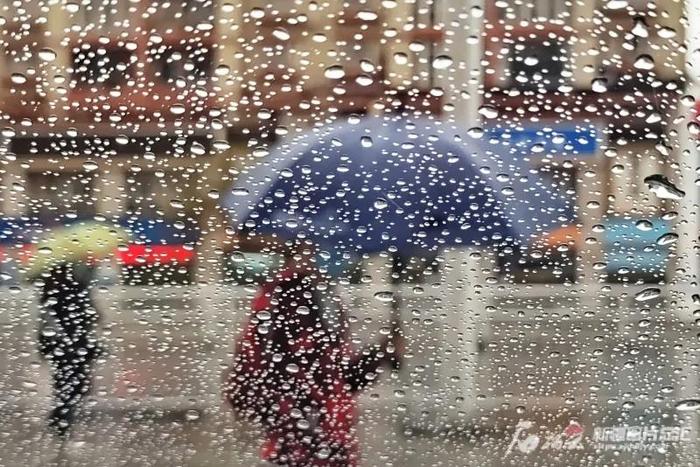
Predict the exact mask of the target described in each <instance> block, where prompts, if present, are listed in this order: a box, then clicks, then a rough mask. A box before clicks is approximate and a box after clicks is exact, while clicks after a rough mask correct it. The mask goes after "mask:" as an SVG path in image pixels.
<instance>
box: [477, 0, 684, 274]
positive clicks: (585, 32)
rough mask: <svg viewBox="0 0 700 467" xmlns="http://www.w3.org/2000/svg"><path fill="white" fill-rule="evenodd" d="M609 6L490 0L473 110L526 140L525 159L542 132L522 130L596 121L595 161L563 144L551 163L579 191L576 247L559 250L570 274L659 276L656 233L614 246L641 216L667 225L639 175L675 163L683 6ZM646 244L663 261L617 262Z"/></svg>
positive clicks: (661, 206)
mask: <svg viewBox="0 0 700 467" xmlns="http://www.w3.org/2000/svg"><path fill="white" fill-rule="evenodd" d="M617 3H620V4H622V2H602V1H596V0H587V1H583V2H561V3H557V2H554V3H552V2H547V1H536V2H530V3H528V4H527V5H526V4H525V3H523V2H519V1H504V2H494V3H489V4H488V5H487V7H486V17H487V19H488V20H489V23H490V25H489V26H488V27H487V30H486V40H485V51H484V63H485V65H486V69H485V73H484V96H483V106H482V108H481V113H482V115H483V116H484V117H485V119H486V120H487V122H488V123H489V124H490V125H491V126H492V127H495V128H497V129H499V130H497V131H499V132H504V131H505V129H511V131H512V132H513V133H515V134H519V135H521V136H518V137H520V138H525V139H526V140H527V141H529V142H530V143H531V144H532V148H533V150H532V151H531V152H532V157H533V158H537V157H538V151H541V149H542V148H541V147H540V144H539V139H540V136H541V133H540V134H539V135H534V136H533V135H528V133H527V132H528V131H529V130H526V129H524V128H531V127H535V128H540V129H541V131H546V128H553V129H554V128H556V127H558V126H562V125H563V126H564V127H568V128H575V129H577V131H580V130H585V129H587V128H590V127H591V126H592V125H593V126H595V127H596V128H597V132H596V135H595V138H594V139H595V145H596V147H597V148H598V149H597V151H596V153H597V154H596V157H579V156H577V154H575V151H574V150H573V149H572V150H568V151H567V150H562V151H555V152H558V154H557V155H556V156H555V157H552V158H551V162H552V163H553V164H555V165H559V166H561V167H563V166H568V168H569V170H568V175H566V177H567V178H568V179H570V180H575V184H574V185H576V186H577V187H585V189H577V190H576V196H577V201H576V205H577V207H578V217H579V221H580V225H579V227H580V229H581V235H580V242H579V244H578V245H573V242H569V243H570V244H569V245H568V246H567V245H564V248H570V247H574V248H575V249H576V256H577V257H578V259H579V260H580V261H579V263H580V265H579V267H578V273H577V275H578V276H579V279H583V280H594V281H597V280H600V279H615V278H617V279H619V278H620V277H623V276H625V275H629V277H628V279H629V278H631V277H636V278H637V279H642V280H652V281H657V280H663V277H664V274H663V271H662V269H665V265H666V261H667V259H668V258H667V256H668V250H667V249H655V247H656V243H655V240H656V239H651V240H650V239H648V238H646V237H648V235H646V234H643V235H641V236H637V238H636V241H634V242H632V243H633V244H628V245H626V246H621V245H620V243H619V240H620V239H619V238H617V236H618V234H617V233H615V231H616V230H617V231H619V229H620V228H622V229H627V228H628V226H632V230H631V232H634V229H635V226H638V225H640V224H639V223H640V222H641V221H648V222H649V223H651V224H654V225H656V224H658V225H657V227H654V231H656V229H657V228H661V227H659V226H661V225H664V226H665V225H666V220H664V219H662V216H664V212H665V209H666V208H667V207H668V206H667V205H668V203H667V202H665V201H664V200H663V199H659V198H657V197H654V196H653V195H652V194H651V193H650V191H649V188H648V187H647V185H646V183H645V181H644V180H645V178H646V177H648V176H650V175H654V174H656V175H659V176H666V175H671V174H672V173H673V167H674V160H675V159H676V158H677V151H675V150H674V149H673V147H672V144H671V141H672V140H673V139H674V138H675V137H676V136H677V131H676V130H675V128H674V126H673V120H672V119H671V118H669V116H670V115H675V112H676V109H677V108H678V103H679V101H680V98H681V97H682V95H683V89H684V86H685V77H684V73H683V60H684V56H685V55H684V51H685V47H684V45H683V37H684V31H683V29H682V28H679V25H680V24H681V21H680V18H681V16H682V14H683V5H682V2H663V3H650V2H624V5H623V6H618V5H617ZM500 129H504V130H500ZM552 132H553V133H554V134H556V130H552ZM666 229H667V227H663V229H662V230H663V232H661V231H660V232H659V235H663V234H664V233H666ZM638 233H640V234H642V232H638ZM642 236H643V237H644V238H642ZM645 248H647V249H648V248H652V249H655V250H654V251H655V252H654V255H655V257H656V256H658V255H661V256H663V258H662V259H661V263H663V265H664V266H663V267H661V268H660V266H659V264H658V261H657V260H654V261H651V260H650V262H647V263H645V262H644V261H642V260H638V261H636V262H635V261H631V260H629V259H625V258H626V257H628V256H634V255H635V254H637V253H639V254H640V255H642V256H643V254H644V249H645ZM621 249H622V250H625V251H626V253H625V254H624V255H622V257H621V256H620V251H621ZM638 259H639V258H638ZM652 263H653V264H652ZM612 264H615V265H616V266H614V267H613V266H611V265H612ZM611 268H612V269H611ZM646 272H648V274H646ZM628 273H629V274H628ZM624 280H627V279H624Z"/></svg>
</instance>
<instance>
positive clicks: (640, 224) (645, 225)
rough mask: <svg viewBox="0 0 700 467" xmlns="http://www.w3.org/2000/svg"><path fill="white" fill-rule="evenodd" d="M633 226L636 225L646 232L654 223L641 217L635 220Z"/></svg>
mask: <svg viewBox="0 0 700 467" xmlns="http://www.w3.org/2000/svg"><path fill="white" fill-rule="evenodd" d="M634 226H635V227H637V228H638V229H639V230H641V231H642V232H648V231H650V230H651V229H653V228H654V224H652V223H651V222H649V221H648V220H646V219H642V220H639V221H637V222H636V223H635V224H634Z"/></svg>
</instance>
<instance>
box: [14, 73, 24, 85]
mask: <svg viewBox="0 0 700 467" xmlns="http://www.w3.org/2000/svg"><path fill="white" fill-rule="evenodd" d="M10 81H12V82H13V83H14V84H24V83H26V82H27V77H26V76H24V75H23V74H22V73H12V74H11V75H10Z"/></svg>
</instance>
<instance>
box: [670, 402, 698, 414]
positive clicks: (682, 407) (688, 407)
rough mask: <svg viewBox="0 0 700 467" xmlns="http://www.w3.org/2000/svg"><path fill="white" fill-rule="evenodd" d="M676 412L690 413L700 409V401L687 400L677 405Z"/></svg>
mask: <svg viewBox="0 0 700 467" xmlns="http://www.w3.org/2000/svg"><path fill="white" fill-rule="evenodd" d="M675 407H676V410H679V411H681V412H689V411H692V410H698V409H700V399H685V400H682V401H679V402H677V403H676V406H675Z"/></svg>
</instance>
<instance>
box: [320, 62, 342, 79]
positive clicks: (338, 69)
mask: <svg viewBox="0 0 700 467" xmlns="http://www.w3.org/2000/svg"><path fill="white" fill-rule="evenodd" d="M323 76H325V77H326V78H328V79H340V78H342V77H343V76H345V70H344V69H343V67H342V66H340V65H331V66H329V67H328V68H326V69H325V70H324V72H323Z"/></svg>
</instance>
